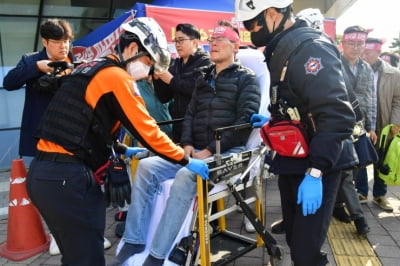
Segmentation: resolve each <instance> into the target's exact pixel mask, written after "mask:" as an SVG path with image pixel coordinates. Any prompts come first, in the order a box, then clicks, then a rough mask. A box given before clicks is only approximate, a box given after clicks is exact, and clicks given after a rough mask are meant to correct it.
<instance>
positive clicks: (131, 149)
mask: <svg viewBox="0 0 400 266" xmlns="http://www.w3.org/2000/svg"><path fill="white" fill-rule="evenodd" d="M142 151H147V149H146V148H139V147H128V148H126V151H125V153H124V155H125V156H126V157H131V156H132V155H135V154H136V153H138V152H142Z"/></svg>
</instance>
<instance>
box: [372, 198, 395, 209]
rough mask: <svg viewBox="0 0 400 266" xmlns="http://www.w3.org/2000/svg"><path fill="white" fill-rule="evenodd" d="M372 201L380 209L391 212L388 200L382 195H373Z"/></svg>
mask: <svg viewBox="0 0 400 266" xmlns="http://www.w3.org/2000/svg"><path fill="white" fill-rule="evenodd" d="M373 202H374V203H375V204H376V205H378V207H380V208H381V209H383V210H385V211H387V212H392V211H393V208H392V207H391V206H390V204H389V202H388V200H387V199H386V198H385V197H384V196H381V197H374V200H373Z"/></svg>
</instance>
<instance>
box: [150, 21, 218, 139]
mask: <svg viewBox="0 0 400 266" xmlns="http://www.w3.org/2000/svg"><path fill="white" fill-rule="evenodd" d="M174 42H175V47H176V51H177V52H178V55H179V58H176V59H175V60H172V63H171V65H170V67H169V69H168V71H166V72H163V73H155V74H154V78H155V80H154V89H155V92H156V95H157V97H158V98H159V99H160V100H161V102H163V103H166V102H170V101H171V103H170V108H169V109H170V112H171V117H172V119H180V118H183V117H184V115H185V112H186V109H187V106H188V104H189V101H190V99H191V97H192V93H193V90H194V83H195V79H194V75H193V71H194V70H195V69H196V68H199V67H202V66H208V65H211V60H210V56H209V54H208V53H207V52H205V51H204V50H202V49H201V48H199V42H200V32H199V30H198V29H197V28H196V27H195V26H194V25H192V24H187V23H184V24H178V25H177V26H176V33H175V40H174ZM181 131H182V124H181V123H179V122H178V123H174V125H173V128H172V136H173V137H172V139H173V140H174V141H175V142H179V140H180V137H181Z"/></svg>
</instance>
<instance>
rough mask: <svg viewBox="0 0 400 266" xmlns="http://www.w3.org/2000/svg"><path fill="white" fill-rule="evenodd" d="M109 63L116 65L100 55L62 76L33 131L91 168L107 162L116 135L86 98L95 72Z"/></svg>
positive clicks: (116, 64) (109, 64)
mask: <svg viewBox="0 0 400 266" xmlns="http://www.w3.org/2000/svg"><path fill="white" fill-rule="evenodd" d="M109 66H119V65H118V63H117V62H115V61H114V60H111V59H109V58H99V59H95V60H94V61H91V62H88V63H86V64H82V65H80V66H78V67H77V68H76V69H74V71H73V72H72V73H71V74H70V75H68V76H65V77H63V79H62V82H61V86H60V87H59V88H58V89H57V92H56V93H55V95H54V97H53V99H52V101H51V102H50V104H49V106H48V108H47V110H46V112H45V114H44V115H43V118H42V120H41V122H40V124H39V127H38V130H37V134H36V137H38V138H41V139H45V140H48V141H51V142H54V143H56V144H58V145H60V146H62V147H63V148H64V149H66V150H67V151H69V152H72V153H73V154H75V156H77V157H79V158H80V159H82V160H83V161H84V162H85V163H86V164H87V165H88V166H89V167H90V168H91V169H93V170H96V169H97V168H98V167H100V166H101V165H103V164H104V163H105V162H106V161H107V159H108V157H109V155H110V152H111V149H110V147H111V145H112V144H113V140H114V139H115V138H114V136H112V135H111V134H110V132H107V131H106V130H105V128H104V127H103V126H102V124H101V123H100V122H99V121H98V119H97V118H96V116H95V115H94V110H93V109H92V108H91V107H90V106H89V105H88V104H87V102H86V101H85V92H86V88H87V85H88V83H89V82H90V81H91V79H92V78H93V77H94V76H95V75H96V73H97V72H98V71H99V70H101V69H103V68H105V67H109Z"/></svg>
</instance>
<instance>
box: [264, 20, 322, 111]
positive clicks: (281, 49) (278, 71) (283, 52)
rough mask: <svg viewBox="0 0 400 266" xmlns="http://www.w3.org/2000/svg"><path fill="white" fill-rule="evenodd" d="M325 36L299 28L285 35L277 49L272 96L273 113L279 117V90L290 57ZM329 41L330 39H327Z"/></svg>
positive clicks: (272, 73) (273, 68)
mask: <svg viewBox="0 0 400 266" xmlns="http://www.w3.org/2000/svg"><path fill="white" fill-rule="evenodd" d="M321 36H324V34H323V33H322V32H320V31H317V30H315V29H313V28H310V27H299V28H296V29H294V30H292V31H291V32H289V33H287V34H285V35H284V36H283V37H282V39H281V40H280V43H283V45H280V46H278V47H276V49H275V50H274V52H273V55H272V57H271V64H270V65H271V66H273V67H271V69H270V75H271V87H270V95H271V97H270V98H271V113H272V114H275V115H277V114H278V110H280V107H279V103H278V101H279V99H278V98H279V95H278V89H279V86H280V85H281V84H282V82H283V81H284V80H285V76H286V69H287V66H288V64H289V58H290V56H291V55H292V54H293V53H294V52H295V51H296V50H297V49H298V48H299V47H300V46H301V45H303V44H304V43H305V42H307V41H310V40H315V39H320V38H321ZM326 38H327V40H329V38H328V37H326Z"/></svg>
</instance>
